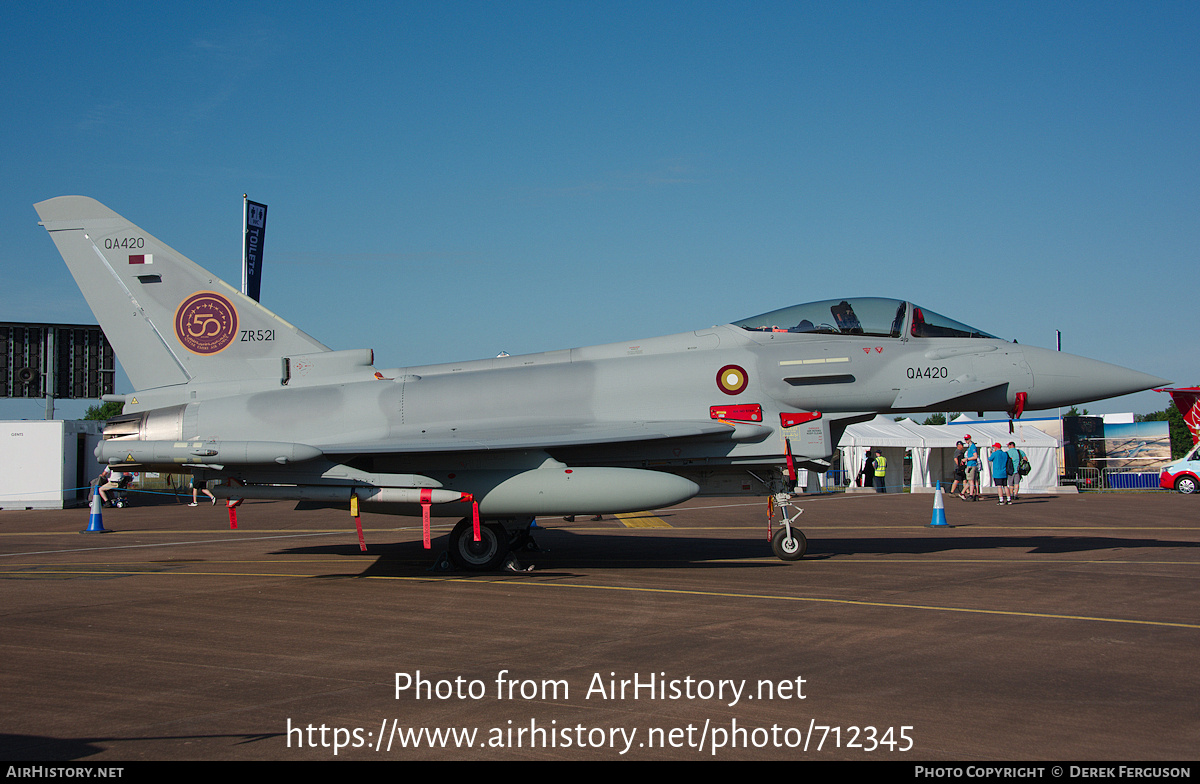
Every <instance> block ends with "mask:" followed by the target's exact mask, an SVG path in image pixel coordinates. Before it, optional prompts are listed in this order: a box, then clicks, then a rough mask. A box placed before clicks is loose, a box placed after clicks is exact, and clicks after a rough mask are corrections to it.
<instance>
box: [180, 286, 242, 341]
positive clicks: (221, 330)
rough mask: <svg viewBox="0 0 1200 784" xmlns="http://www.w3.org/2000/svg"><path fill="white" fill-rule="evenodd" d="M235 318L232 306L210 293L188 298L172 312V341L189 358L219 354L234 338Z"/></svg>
mask: <svg viewBox="0 0 1200 784" xmlns="http://www.w3.org/2000/svg"><path fill="white" fill-rule="evenodd" d="M237 330H238V317H237V311H236V310H235V309H234V307H233V303H231V302H230V301H229V300H227V299H225V297H222V296H221V295H220V294H217V293H216V292H213V291H200V292H197V293H195V294H193V295H192V296H190V297H188V298H187V299H185V300H184V301H183V303H182V304H180V306H179V308H178V309H177V310H176V311H175V337H177V338H179V342H180V343H182V344H183V346H184V348H186V349H187V350H188V351H190V352H192V353H193V354H203V355H205V356H207V355H211V354H217V353H219V352H221V351H223V350H224V349H225V348H226V347H227V346H228V345H229V344H230V343H232V342H233V339H234V338H235V337H236V336H237Z"/></svg>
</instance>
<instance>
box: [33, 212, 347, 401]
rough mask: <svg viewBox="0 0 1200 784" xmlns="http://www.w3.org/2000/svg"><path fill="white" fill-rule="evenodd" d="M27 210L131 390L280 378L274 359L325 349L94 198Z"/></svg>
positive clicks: (326, 349)
mask: <svg viewBox="0 0 1200 784" xmlns="http://www.w3.org/2000/svg"><path fill="white" fill-rule="evenodd" d="M34 209H36V210H37V212H38V215H39V216H40V217H41V219H42V225H43V226H45V228H46V230H47V231H48V232H49V233H50V238H51V239H52V240H54V244H55V245H57V246H58V251H59V253H61V254H62V257H63V260H64V261H65V262H66V263H67V267H68V268H70V270H71V274H72V275H73V276H74V278H75V282H76V283H77V284H78V285H79V289H80V290H81V291H82V292H83V296H84V298H85V299H86V300H87V303H88V306H89V307H90V308H91V309H92V313H94V314H95V315H96V318H97V319H98V320H99V322H100V327H101V328H102V329H103V330H104V334H105V335H106V336H107V337H108V340H109V342H111V343H112V345H113V348H114V349H115V350H116V352H117V357H118V358H119V359H120V360H121V365H122V367H124V368H125V372H126V373H128V374H129V380H130V381H132V382H133V385H134V388H135V389H137V390H144V389H152V388H156V387H163V386H170V385H174V384H186V383H188V382H190V381H193V380H198V381H207V380H216V379H223V380H237V379H251V378H261V377H263V376H266V375H271V374H275V375H277V374H278V373H279V362H278V361H277V360H279V359H280V358H281V357H284V356H289V355H294V354H311V353H315V352H321V351H328V350H329V349H328V348H326V347H325V346H323V345H321V343H319V342H318V341H316V340H314V339H313V338H312V337H310V336H309V335H306V334H305V333H304V332H301V331H300V330H298V329H296V328H295V327H293V326H292V325H291V324H289V323H288V322H286V321H284V320H283V319H281V318H279V317H278V316H276V315H275V314H274V313H272V312H271V311H269V310H267V309H266V308H264V307H263V306H262V305H260V304H258V303H257V302H255V301H254V300H252V299H250V298H249V297H246V296H245V295H243V294H242V293H240V292H239V291H237V290H236V289H234V288H233V287H232V286H230V285H229V284H228V283H226V282H225V281H223V280H221V279H220V278H218V277H216V276H215V275H213V274H212V273H210V272H208V271H207V270H205V269H204V268H203V267H201V266H199V265H198V264H196V263H195V262H193V261H191V260H190V259H188V258H187V257H185V256H183V255H182V254H181V253H179V252H178V251H176V250H174V249H173V248H171V247H170V246H169V245H166V244H165V243H163V242H160V241H159V240H158V239H156V238H155V237H153V236H151V235H150V234H149V233H147V232H145V231H143V230H142V229H140V228H138V227H137V226H135V225H133V224H132V223H130V222H129V221H127V220H126V219H124V218H122V217H121V216H120V215H118V214H116V213H115V212H113V211H112V210H110V209H109V208H107V207H105V206H104V205H103V204H101V203H100V202H98V201H96V200H95V199H89V198H87V197H85V196H60V197H58V198H56V199H49V200H47V201H43V202H40V203H38V204H35V205H34ZM272 360H275V361H272Z"/></svg>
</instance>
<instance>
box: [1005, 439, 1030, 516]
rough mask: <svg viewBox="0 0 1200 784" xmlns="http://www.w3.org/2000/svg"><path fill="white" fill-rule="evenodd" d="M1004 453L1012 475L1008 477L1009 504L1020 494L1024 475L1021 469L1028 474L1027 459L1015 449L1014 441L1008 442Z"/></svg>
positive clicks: (1015, 443)
mask: <svg viewBox="0 0 1200 784" xmlns="http://www.w3.org/2000/svg"><path fill="white" fill-rule="evenodd" d="M1005 451H1006V452H1007V453H1008V459H1009V460H1010V461H1011V463H1010V464H1011V465H1012V475H1011V476H1009V477H1008V499H1009V501H1008V502H1009V503H1010V504H1011V503H1012V502H1013V501H1016V500H1017V496H1018V495H1019V494H1020V492H1021V477H1022V476H1023V475H1024V474H1022V473H1021V468H1022V466H1024V467H1025V471H1026V473H1028V471H1029V458H1028V457H1026V456H1025V453H1024V452H1022V451H1021V450H1020V449H1017V442H1016V441H1009V442H1008V449H1007V450H1005Z"/></svg>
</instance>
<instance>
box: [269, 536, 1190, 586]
mask: <svg viewBox="0 0 1200 784" xmlns="http://www.w3.org/2000/svg"><path fill="white" fill-rule="evenodd" d="M922 533H925V532H922ZM927 533H928V535H921V536H908V537H863V538H838V537H829V538H813V539H809V545H808V554H807V555H806V556H805V557H804V558H803V559H802V560H801V561H800V562H798V563H796V566H797V567H802V565H803V561H813V560H823V559H827V558H834V557H837V556H844V555H858V556H861V555H914V556H919V555H932V554H935V553H947V552H960V553H964V554H975V555H978V554H981V553H985V552H987V551H997V552H1001V551H1008V552H1010V553H1012V554H1013V555H1014V556H1015V557H1019V556H1021V555H1045V554H1065V553H1086V552H1102V553H1109V554H1113V553H1115V552H1116V551H1119V550H1137V549H1162V548H1171V547H1189V548H1190V547H1198V546H1200V543H1197V542H1189V541H1173V540H1167V539H1154V538H1146V537H1120V536H1021V535H1013V536H962V535H955V534H951V533H948V532H946V531H940V530H939V531H929V532H927ZM535 541H536V542H537V544H538V545H539V547H540V548H541V551H540V552H528V551H524V550H521V551H517V552H515V553H514V555H515V556H516V558H517V561H518V562H519V563H520V564H521V565H522V566H526V567H527V566H532V567H533V571H534V572H535V573H537V574H540V575H550V574H556V573H563V572H565V571H568V570H584V569H586V570H596V569H614V570H615V569H740V568H755V569H765V568H769V569H779V568H787V567H788V566H789V564H786V563H784V562H781V561H776V560H774V559H773V558H772V556H771V548H770V545H769V544H768V543H767V542H766V541H765V536H764V537H753V538H743V539H736V538H728V539H723V538H714V537H712V536H707V535H705V536H686V535H685V536H681V535H680V534H679V533H678V531H676V532H673V533H672V534H671V535H669V536H662V535H654V534H647V533H639V535H638V536H637V537H636V538H631V537H630V536H628V535H626V534H624V533H622V534H605V533H603V532H596V531H588V532H586V533H576V532H572V531H568V530H563V529H556V530H546V531H540V532H537V533H536V534H535ZM444 551H445V542H444V540H439V539H434V541H433V548H432V549H430V550H425V549H423V548H422V547H421V544H420V542H400V543H385V544H374V545H372V544H370V543H368V552H366V553H361V552H360V551H359V549H358V545H357V544H356V543H352V542H350V543H346V544H337V545H325V546H319V547H298V548H289V549H284V550H279V551H276V552H275V553H273V554H274V555H285V556H286V555H341V556H347V555H362V557H363V558H364V561H369V562H368V563H365V564H364V565H365V568H364V569H363V570H362V571H361V572H358V573H357V574H358V575H359V576H362V577H399V576H417V575H429V574H431V573H433V572H432V571H431V570H432V567H433V565H434V563H435V562H436V561H437V560H438V559H439V558H440V557H441V555H442V553H443V552H444ZM444 573H445V574H456V575H471V574H481V573H480V572H469V571H461V570H457V569H454V568H450V569H449V570H448V571H446V572H444ZM494 573H495V572H493V574H494ZM344 574H346V573H345V572H343V573H341V575H334V574H330V575H328V576H343V575H344Z"/></svg>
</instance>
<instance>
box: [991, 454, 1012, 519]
mask: <svg viewBox="0 0 1200 784" xmlns="http://www.w3.org/2000/svg"><path fill="white" fill-rule="evenodd" d="M988 462H990V463H991V464H992V482H994V483H995V485H996V493H997V495H998V496H999V498H1000V500H999V501H998V502H997V503H999V504H1000V505H1004V504H1011V503H1012V497H1011V496H1009V494H1008V452H1005V451H1004V448H1003V447H1001V446H1000V443H999V442H996V443H995V444H992V454H991V456H990V457H988Z"/></svg>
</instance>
